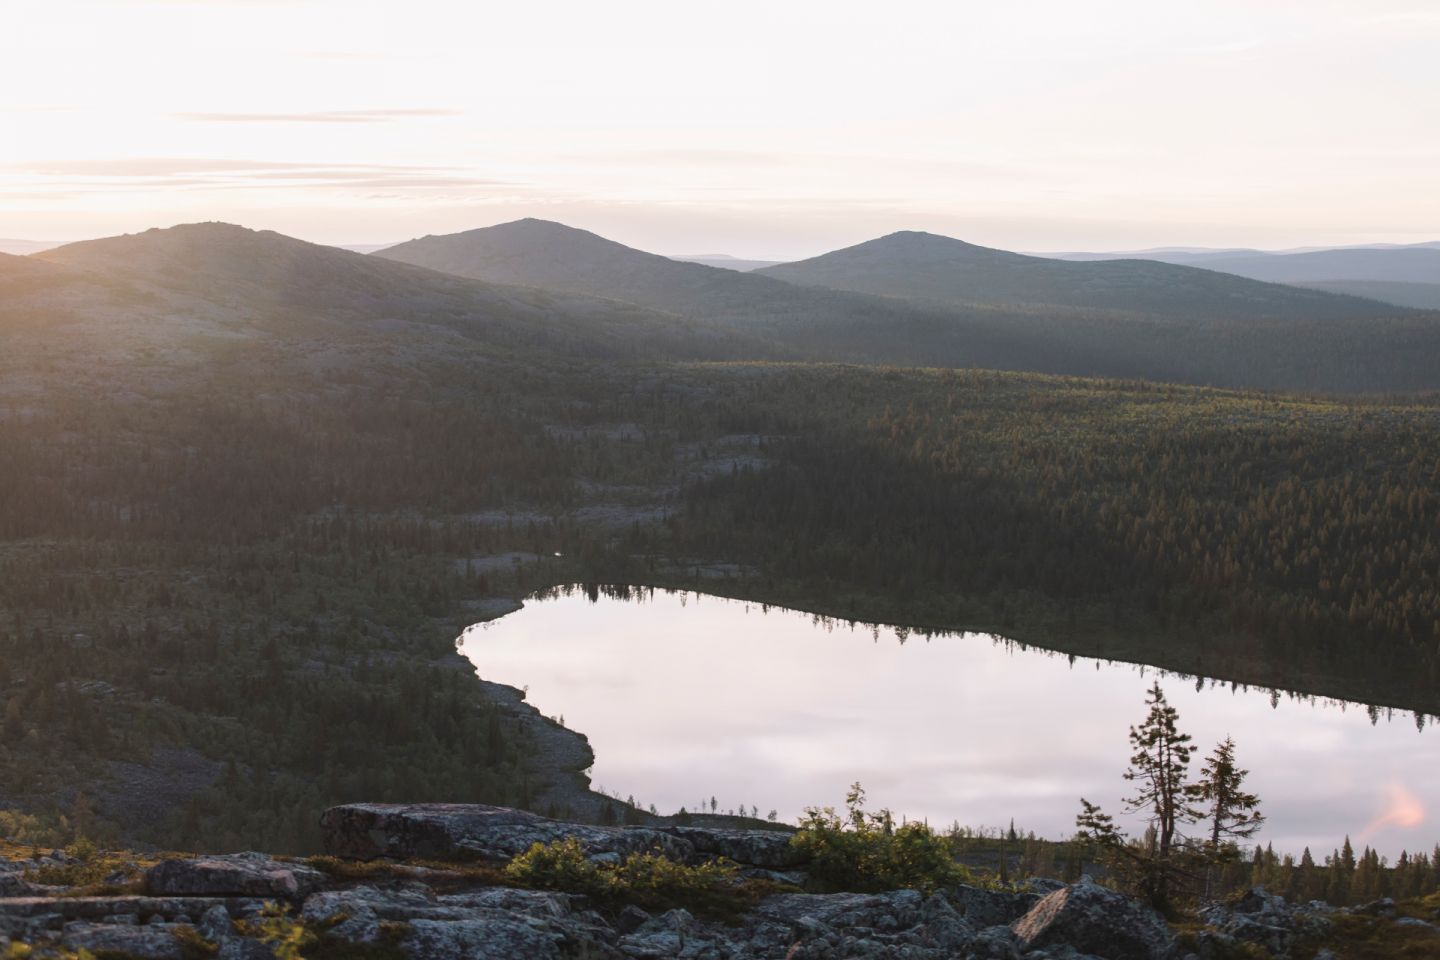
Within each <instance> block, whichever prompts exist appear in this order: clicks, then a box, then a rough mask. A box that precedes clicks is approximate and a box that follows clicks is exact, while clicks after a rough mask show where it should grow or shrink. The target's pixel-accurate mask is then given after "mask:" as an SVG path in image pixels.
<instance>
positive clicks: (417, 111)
mask: <svg viewBox="0 0 1440 960" xmlns="http://www.w3.org/2000/svg"><path fill="white" fill-rule="evenodd" d="M459 115H460V111H458V110H445V109H440V108H432V107H412V108H404V109H396V110H320V111H312V112H308V113H177V114H174V116H176V117H178V118H179V119H181V120H190V121H193V122H196V123H394V122H396V121H398V120H413V119H418V118H425V117H458V116H459Z"/></svg>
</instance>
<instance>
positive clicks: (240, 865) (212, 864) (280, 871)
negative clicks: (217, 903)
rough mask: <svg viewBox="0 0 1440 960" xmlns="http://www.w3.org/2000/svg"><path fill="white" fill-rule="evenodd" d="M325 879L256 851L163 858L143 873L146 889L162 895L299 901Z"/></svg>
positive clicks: (318, 874) (298, 866)
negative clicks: (176, 858) (179, 858)
mask: <svg viewBox="0 0 1440 960" xmlns="http://www.w3.org/2000/svg"><path fill="white" fill-rule="evenodd" d="M324 881H325V875H324V874H323V873H321V872H320V871H318V870H316V869H314V868H312V867H307V866H305V865H304V864H299V863H286V862H283V861H280V860H273V859H271V858H270V857H267V856H265V855H263V854H258V853H238V854H234V855H231V856H224V857H201V858H198V859H195V860H162V861H160V862H159V863H157V864H156V865H155V866H153V867H151V868H150V869H149V870H147V871H146V872H145V888H146V889H147V890H148V891H149V892H150V893H151V894H152V895H154V896H162V897H264V898H278V899H282V900H299V899H302V898H303V897H304V896H305V895H306V894H307V893H309V892H310V891H312V890H314V889H316V888H318V887H319V886H320V885H321V884H322V883H324Z"/></svg>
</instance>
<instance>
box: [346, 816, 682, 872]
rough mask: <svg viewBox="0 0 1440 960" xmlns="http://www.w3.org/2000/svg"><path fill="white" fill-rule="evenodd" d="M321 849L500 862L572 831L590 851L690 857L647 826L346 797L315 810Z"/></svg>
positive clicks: (355, 855) (366, 856) (676, 840)
mask: <svg viewBox="0 0 1440 960" xmlns="http://www.w3.org/2000/svg"><path fill="white" fill-rule="evenodd" d="M320 826H321V829H322V830H323V831H324V836H325V850H326V852H327V853H330V854H333V855H335V856H338V857H347V858H350V859H355V860H374V859H377V858H381V857H384V858H388V859H394V860H412V859H421V860H425V859H430V860H471V861H473V860H480V861H485V862H489V863H506V862H508V861H509V860H511V859H512V858H514V857H516V856H518V855H519V854H522V853H524V852H525V851H526V850H528V849H530V847H531V846H533V845H534V844H537V843H553V842H554V841H556V840H563V839H565V838H567V837H574V838H576V839H578V840H579V841H580V842H581V843H582V844H583V845H584V846H585V850H586V852H587V853H589V854H591V855H592V856H598V855H604V854H617V855H620V856H624V855H627V854H631V853H645V852H651V851H654V852H659V853H663V854H664V855H665V856H667V857H669V858H670V859H672V860H678V861H681V862H687V863H689V862H693V861H694V860H695V859H696V852H695V848H694V846H692V845H691V844H690V843H689V842H688V841H687V840H684V839H681V838H680V837H677V836H674V835H673V834H670V833H666V832H664V831H661V830H652V829H649V828H646V827H592V826H585V825H581V824H575V823H562V822H561V821H558V820H551V819H549V818H548V817H542V816H539V815H537V814H533V813H527V812H526V811H524V810H511V809H508V808H506V807H487V806H483V805H480V804H460V803H420V804H402V803H351V804H346V805H344V806H340V807H331V808H330V809H329V810H326V811H325V813H324V814H323V815H322V816H321V817H320Z"/></svg>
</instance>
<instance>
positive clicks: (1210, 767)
mask: <svg viewBox="0 0 1440 960" xmlns="http://www.w3.org/2000/svg"><path fill="white" fill-rule="evenodd" d="M1249 772H1250V771H1248V770H1241V769H1240V768H1239V767H1238V766H1236V764H1235V741H1234V740H1232V739H1231V738H1230V737H1226V738H1225V741H1224V742H1223V743H1220V744H1217V745H1216V747H1215V751H1214V752H1213V753H1212V754H1210V756H1209V757H1207V758H1206V760H1205V765H1204V766H1203V767H1201V768H1200V781H1199V782H1198V783H1196V784H1195V790H1194V795H1195V797H1196V798H1197V799H1198V800H1200V801H1201V802H1203V803H1204V804H1205V819H1206V821H1207V822H1208V823H1209V826H1210V839H1209V841H1208V843H1209V847H1208V850H1207V853H1208V854H1209V856H1210V858H1211V859H1212V860H1220V859H1222V858H1223V855H1224V850H1225V848H1224V847H1222V846H1221V844H1222V843H1223V842H1225V841H1235V840H1248V839H1249V838H1250V837H1253V836H1254V835H1255V834H1256V833H1258V832H1259V830H1260V827H1261V826H1263V825H1264V823H1265V816H1264V814H1262V813H1261V812H1260V798H1259V797H1257V796H1255V794H1253V793H1246V792H1245V790H1244V785H1245V777H1246V776H1247V775H1248V774H1249Z"/></svg>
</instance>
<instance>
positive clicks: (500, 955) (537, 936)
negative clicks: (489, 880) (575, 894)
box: [402, 917, 619, 960]
mask: <svg viewBox="0 0 1440 960" xmlns="http://www.w3.org/2000/svg"><path fill="white" fill-rule="evenodd" d="M402 948H403V949H404V951H405V953H406V955H407V956H409V957H414V958H417V960H419V958H431V957H433V958H436V960H439V958H441V957H443V958H446V960H515V958H519V957H524V958H525V960H612V958H616V957H618V956H619V954H618V953H616V951H615V950H614V948H613V947H610V946H608V945H607V944H604V943H601V942H600V941H598V940H593V939H590V938H588V937H585V936H582V935H575V934H574V933H572V932H567V931H562V930H559V929H554V928H550V927H548V926H546V925H544V924H537V923H533V922H530V923H527V922H525V921H524V920H521V919H497V918H488V917H487V918H483V919H476V920H465V921H459V922H447V921H439V920H416V921H414V922H413V923H411V924H410V929H409V932H408V933H407V935H406V936H405V939H404V941H403V942H402Z"/></svg>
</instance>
